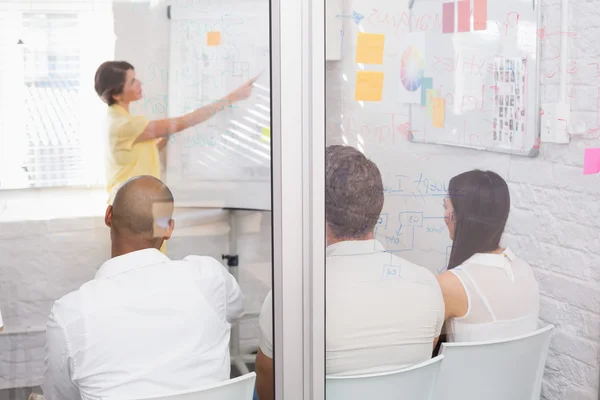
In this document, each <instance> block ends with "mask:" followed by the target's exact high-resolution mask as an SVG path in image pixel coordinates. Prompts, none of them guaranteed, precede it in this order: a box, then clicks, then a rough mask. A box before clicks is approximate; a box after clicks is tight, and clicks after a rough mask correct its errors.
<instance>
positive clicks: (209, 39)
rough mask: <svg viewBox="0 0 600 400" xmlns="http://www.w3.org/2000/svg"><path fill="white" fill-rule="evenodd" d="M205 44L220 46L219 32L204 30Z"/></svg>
mask: <svg viewBox="0 0 600 400" xmlns="http://www.w3.org/2000/svg"><path fill="white" fill-rule="evenodd" d="M206 44H207V45H208V46H220V45H221V32H206Z"/></svg>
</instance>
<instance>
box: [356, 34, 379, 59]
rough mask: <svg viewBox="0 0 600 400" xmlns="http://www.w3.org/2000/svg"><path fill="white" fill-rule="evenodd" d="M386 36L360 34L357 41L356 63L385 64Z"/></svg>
mask: <svg viewBox="0 0 600 400" xmlns="http://www.w3.org/2000/svg"><path fill="white" fill-rule="evenodd" d="M384 41H385V35H382V34H376V33H362V32H359V33H358V38H357V41H356V62H357V63H363V64H383V42H384Z"/></svg>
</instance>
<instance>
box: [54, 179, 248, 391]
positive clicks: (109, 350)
mask: <svg viewBox="0 0 600 400" xmlns="http://www.w3.org/2000/svg"><path fill="white" fill-rule="evenodd" d="M173 208H174V204H173V195H172V194H171V191H170V190H169V188H167V186H165V184H164V183H162V182H161V181H160V180H158V179H156V178H154V177H151V176H138V177H135V178H132V179H130V180H128V181H127V182H125V183H124V184H123V185H122V186H121V188H120V189H119V190H118V192H117V193H116V196H115V199H114V202H113V204H112V205H111V206H108V208H107V210H106V217H105V222H106V225H107V226H108V227H110V237H111V242H112V251H111V252H112V258H111V259H110V260H108V261H106V262H105V263H104V264H102V266H101V267H100V269H99V270H98V272H97V273H96V276H95V278H94V279H93V280H92V281H90V282H87V283H86V284H84V285H83V286H81V288H79V290H76V291H74V292H72V293H69V294H67V295H66V296H64V297H63V298H62V299H60V300H58V301H57V302H56V303H55V304H54V307H53V308H52V312H51V314H50V318H49V321H48V326H47V330H46V334H47V343H46V373H45V376H44V384H43V385H42V389H43V391H44V397H45V400H75V399H82V398H83V399H100V398H108V397H132V398H133V397H135V398H138V397H149V396H159V395H166V394H169V393H173V392H177V391H183V390H190V389H195V388H200V387H202V386H206V385H211V384H215V383H218V382H222V381H225V380H228V379H229V377H230V360H229V337H230V329H231V324H232V323H233V322H235V321H236V320H238V319H239V318H240V317H241V316H242V314H243V313H244V297H243V295H242V292H241V291H240V287H239V286H238V284H237V282H236V281H235V279H234V278H233V276H232V275H231V274H229V272H228V271H227V270H226V269H225V267H224V266H223V265H222V264H221V263H220V262H218V261H217V260H215V259H214V258H211V257H200V256H188V257H186V258H184V259H183V260H179V261H174V260H170V259H169V258H168V257H167V256H166V255H164V254H163V253H161V252H160V251H159V250H158V249H160V247H161V246H162V244H163V242H164V241H165V240H167V239H169V238H170V237H171V234H172V232H173V228H174V222H173V219H172V216H173Z"/></svg>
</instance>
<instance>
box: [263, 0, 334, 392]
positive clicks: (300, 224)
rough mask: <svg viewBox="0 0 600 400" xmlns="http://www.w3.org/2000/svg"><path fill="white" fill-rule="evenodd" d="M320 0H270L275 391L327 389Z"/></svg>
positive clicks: (322, 21)
mask: <svg viewBox="0 0 600 400" xmlns="http://www.w3.org/2000/svg"><path fill="white" fill-rule="evenodd" d="M324 43H325V0H294V1H289V0H271V64H272V68H271V71H272V75H271V98H272V103H271V104H272V106H271V109H272V118H271V120H272V121H273V122H272V123H273V130H272V132H273V134H272V135H271V138H272V139H271V140H272V142H271V145H272V160H273V163H272V182H273V186H272V210H273V236H272V237H273V303H274V304H273V305H274V307H273V314H274V315H273V321H274V324H273V325H274V371H275V396H276V397H275V398H276V399H277V400H280V399H285V400H320V399H324V396H325V393H324V388H325V374H324V373H325V352H324V350H325V290H324V288H325V268H324V267H325V200H324V198H325V196H324V192H325V186H324V185H325V183H324V182H325V179H324V176H325V160H324V153H325V117H324V116H325V81H324V79H325V48H324V46H325V44H324Z"/></svg>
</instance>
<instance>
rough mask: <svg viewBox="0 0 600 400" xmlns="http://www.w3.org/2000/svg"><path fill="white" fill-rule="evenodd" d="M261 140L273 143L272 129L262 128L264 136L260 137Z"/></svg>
mask: <svg viewBox="0 0 600 400" xmlns="http://www.w3.org/2000/svg"><path fill="white" fill-rule="evenodd" d="M260 139H261V140H262V141H263V142H270V141H271V129H269V128H267V127H264V128H262V135H260Z"/></svg>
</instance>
